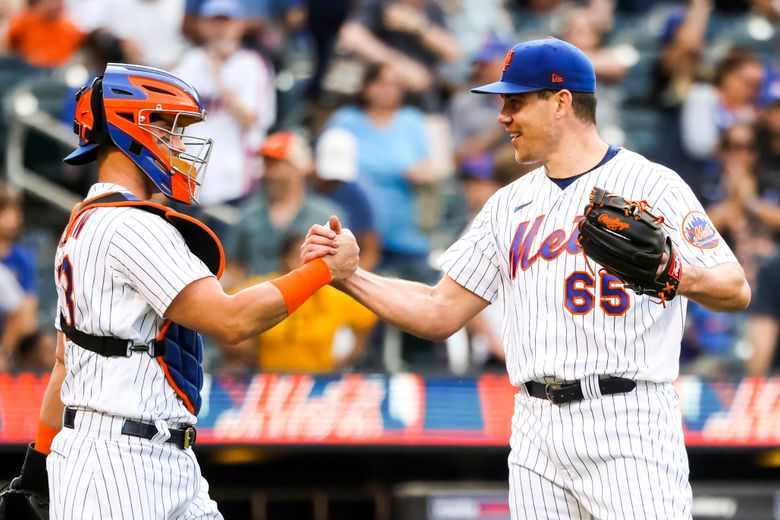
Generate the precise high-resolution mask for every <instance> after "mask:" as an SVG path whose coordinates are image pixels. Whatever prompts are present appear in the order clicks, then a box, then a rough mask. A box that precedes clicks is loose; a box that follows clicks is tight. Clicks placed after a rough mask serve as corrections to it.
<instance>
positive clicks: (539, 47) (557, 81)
mask: <svg viewBox="0 0 780 520" xmlns="http://www.w3.org/2000/svg"><path fill="white" fill-rule="evenodd" d="M561 89H568V90H570V91H572V92H590V93H593V92H596V74H595V73H594V71H593V64H592V63H591V61H590V59H589V58H588V56H587V55H586V54H585V53H584V52H582V51H581V50H580V49H578V48H577V47H575V46H574V45H572V44H570V43H567V42H565V41H563V40H559V39H557V38H544V39H541V40H531V41H528V42H522V43H518V44H517V45H515V46H514V47H513V48H512V49H511V50H510V51H509V52H507V54H506V58H505V59H504V69H503V71H502V73H501V80H500V81H496V82H495V83H490V84H488V85H482V86H480V87H477V88H475V89H472V90H471V91H472V92H476V93H477V94H522V93H523V92H535V91H539V90H561Z"/></svg>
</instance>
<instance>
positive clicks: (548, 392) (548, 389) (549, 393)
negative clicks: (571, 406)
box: [544, 383, 562, 404]
mask: <svg viewBox="0 0 780 520" xmlns="http://www.w3.org/2000/svg"><path fill="white" fill-rule="evenodd" d="M561 388H562V385H560V384H558V383H548V384H546V385H544V395H545V397H547V400H548V401H550V402H551V403H553V404H558V402H557V401H556V397H555V395H554V394H553V391H555V390H560V389H561Z"/></svg>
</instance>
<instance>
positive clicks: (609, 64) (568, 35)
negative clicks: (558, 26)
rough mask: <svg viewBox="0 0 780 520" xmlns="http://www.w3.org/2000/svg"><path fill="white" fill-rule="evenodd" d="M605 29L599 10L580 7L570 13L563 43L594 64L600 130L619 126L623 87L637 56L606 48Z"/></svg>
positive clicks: (615, 48)
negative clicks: (567, 43)
mask: <svg viewBox="0 0 780 520" xmlns="http://www.w3.org/2000/svg"><path fill="white" fill-rule="evenodd" d="M606 29H607V27H606V26H605V22H604V20H603V19H601V18H600V14H599V12H598V11H597V10H594V9H591V8H588V7H580V8H574V9H571V10H570V11H569V12H568V13H567V15H566V18H565V23H564V28H563V31H562V35H561V38H562V39H563V40H565V41H567V42H569V43H571V44H573V45H576V46H577V47H579V48H580V49H582V51H583V52H584V53H585V54H587V55H588V57H589V58H590V60H591V62H593V69H594V71H595V72H596V85H597V87H596V88H597V89H598V92H599V102H598V105H596V121H598V126H599V128H601V129H607V128H619V127H620V114H619V110H620V105H621V103H622V101H623V90H622V89H621V85H620V84H621V82H622V80H623V78H624V76H625V75H626V72H627V71H628V69H629V68H630V67H631V66H632V65H633V64H634V63H635V57H634V56H632V55H631V53H630V52H628V53H627V52H626V50H625V49H624V48H622V47H606V46H604V45H603V43H602V42H603V39H604V35H605V31H606Z"/></svg>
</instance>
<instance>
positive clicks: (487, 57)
mask: <svg viewBox="0 0 780 520" xmlns="http://www.w3.org/2000/svg"><path fill="white" fill-rule="evenodd" d="M511 46H512V44H511V43H509V42H507V41H505V40H502V39H500V38H497V37H495V36H491V37H489V38H488V39H487V40H486V41H485V43H483V44H482V47H480V49H479V50H478V51H477V54H476V55H475V56H474V62H475V63H487V62H491V61H493V60H497V59H498V58H501V57H503V56H506V52H507V50H508V49H509V48H510V47H511Z"/></svg>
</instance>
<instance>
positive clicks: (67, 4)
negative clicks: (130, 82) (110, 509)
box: [0, 0, 780, 520]
mask: <svg viewBox="0 0 780 520" xmlns="http://www.w3.org/2000/svg"><path fill="white" fill-rule="evenodd" d="M778 29H780V2H778V1H777V0H689V1H662V0H587V1H585V0H583V1H567V0H0V458H1V459H0V460H2V461H3V463H2V464H0V468H2V469H0V479H6V478H10V477H12V476H14V475H15V474H16V473H17V472H18V468H19V467H20V465H21V459H22V456H23V447H24V444H25V443H27V442H29V441H30V440H31V439H32V438H33V437H34V434H35V427H36V424H37V415H38V406H39V403H40V399H41V395H42V392H43V389H44V388H45V385H46V381H47V379H48V372H49V371H50V369H51V367H52V364H53V355H54V344H55V331H54V328H53V322H54V309H55V305H56V294H55V289H54V277H53V266H52V258H53V252H54V249H55V246H56V242H57V240H58V239H59V235H60V233H61V231H62V229H63V227H64V225H65V223H66V221H67V218H68V215H69V212H70V210H71V209H72V207H73V205H74V204H75V203H77V202H78V201H79V200H81V199H82V198H83V196H84V195H85V194H86V192H87V189H88V187H89V186H90V185H91V184H92V183H93V182H95V180H96V170H95V169H94V168H90V167H78V168H76V167H70V166H67V165H64V164H63V163H62V161H61V159H62V157H63V156H64V155H66V154H67V153H68V152H69V151H70V150H71V149H73V148H74V147H75V146H76V145H77V138H76V136H75V135H74V134H73V132H72V120H73V110H74V106H75V101H74V94H75V92H76V91H77V90H78V89H79V88H80V87H81V86H82V85H84V84H85V83H87V82H88V81H90V80H91V78H93V77H94V76H95V75H98V74H100V73H102V71H103V69H104V68H105V65H106V63H107V62H132V63H140V64H144V65H150V66H155V67H159V68H163V69H166V70H170V71H172V72H174V73H175V74H177V75H179V76H180V77H182V78H183V79H185V80H186V81H188V82H189V83H190V84H192V85H194V86H195V87H196V88H197V89H198V91H199V92H200V94H201V96H202V98H203V99H204V101H205V104H206V108H207V111H208V120H207V122H206V123H204V124H201V125H198V126H197V127H194V128H193V130H194V131H195V132H197V133H198V135H205V136H209V137H214V139H215V145H214V148H213V152H212V157H211V161H210V165H209V172H208V175H207V176H206V183H205V185H204V188H203V193H202V196H201V202H202V205H201V206H200V207H199V208H179V209H180V210H185V211H188V212H190V213H192V214H194V215H195V216H197V217H199V218H201V219H203V220H204V221H206V222H207V223H208V224H209V225H211V226H212V227H213V229H214V230H215V231H216V232H217V233H218V234H219V236H220V238H221V239H222V241H223V243H224V245H225V250H226V254H227V260H228V266H227V270H226V274H225V276H224V278H223V284H224V286H225V288H226V289H227V290H238V289H239V288H240V287H242V286H243V285H246V284H250V283H256V282H257V281H258V280H262V279H263V278H268V277H274V276H278V275H279V274H280V273H284V272H287V271H289V270H290V269H293V268H295V267H296V266H297V261H298V260H297V251H298V247H299V245H300V242H301V240H302V239H303V236H304V235H305V233H306V231H307V230H308V228H309V226H311V224H312V223H314V222H324V221H325V220H326V218H327V216H328V215H330V214H337V215H339V216H340V217H341V219H342V221H343V222H345V224H346V225H347V226H348V227H350V228H351V229H352V230H353V231H354V233H355V235H356V236H357V239H358V242H359V244H360V247H361V265H362V266H363V267H365V268H367V269H372V270H376V271H378V272H381V273H384V274H389V275H395V276H401V277H404V278H408V279H413V280H419V281H423V282H435V281H436V280H437V279H438V278H439V276H440V273H439V272H438V270H437V267H436V263H435V259H436V258H437V256H438V255H439V254H440V253H441V252H442V251H443V250H444V249H446V247H447V246H449V245H450V244H451V243H452V242H453V241H454V240H455V239H456V238H457V237H458V236H459V235H460V233H462V232H463V231H464V229H465V228H466V226H468V224H469V222H470V220H471V218H473V216H474V215H475V214H476V212H478V211H479V209H480V208H481V206H482V205H483V203H484V202H485V201H486V200H487V198H488V197H490V195H491V194H492V193H494V192H495V191H496V190H497V189H499V188H500V187H501V186H504V185H506V184H508V183H510V182H512V181H513V180H515V179H517V178H519V177H520V176H522V175H523V174H524V173H526V171H524V170H523V169H522V167H520V166H518V165H517V164H516V163H515V162H514V157H513V150H512V148H511V145H510V144H509V142H508V139H506V137H505V133H504V130H503V128H502V127H500V125H498V124H497V123H496V121H495V117H496V115H497V113H498V110H499V100H498V99H496V98H493V97H492V96H476V95H471V94H469V93H468V89H469V88H470V87H472V86H474V85H476V84H482V83H486V82H491V81H494V80H495V79H496V78H497V77H498V76H499V75H500V72H501V69H502V67H503V62H504V56H505V53H506V51H507V50H508V49H509V48H510V47H512V46H513V45H514V44H515V43H516V42H518V41H522V40H526V39H534V38H540V37H545V36H547V35H555V36H558V37H560V38H563V39H565V40H567V41H569V42H571V43H574V44H576V45H577V46H579V47H580V48H581V49H582V50H583V51H585V52H586V53H587V54H588V55H589V56H590V58H591V59H592V61H593V63H594V66H595V69H596V75H597V81H598V113H597V119H598V126H599V130H600V132H601V134H602V136H603V137H604V138H605V140H607V141H608V142H609V143H612V144H616V145H621V146H625V147H627V148H629V149H632V150H635V151H637V152H640V153H642V154H644V155H645V156H647V157H648V158H650V159H651V160H654V161H657V162H661V163H663V164H664V165H666V166H669V167H671V168H673V169H675V170H676V171H677V172H678V173H679V174H680V175H681V176H682V177H683V178H684V179H685V180H686V181H687V182H688V183H689V184H690V186H691V187H692V188H693V190H694V191H695V192H696V194H697V195H698V197H699V199H700V200H701V201H702V203H703V204H704V206H705V208H706V209H707V211H708V213H709V215H710V216H711V218H712V220H713V222H714V223H715V225H716V227H717V228H718V229H719V230H720V231H721V233H722V235H723V237H724V239H725V240H727V241H728V243H729V244H730V245H731V247H732V249H733V250H734V252H735V254H736V255H737V257H738V258H739V260H740V262H741V263H742V265H743V266H744V268H745V271H746V273H747V276H748V279H749V281H750V284H751V287H752V289H753V302H752V304H751V307H750V309H748V311H746V312H744V313H738V314H719V313H713V312H710V311H708V310H706V309H704V308H702V307H700V306H698V305H695V304H689V307H688V322H687V330H686V334H685V338H684V342H683V349H682V357H681V365H682V371H681V374H682V375H681V377H680V379H679V380H678V382H677V383H676V386H677V390H678V393H679V394H680V398H681V404H682V410H683V417H684V427H685V430H686V441H687V444H688V446H689V457H690V460H691V481H692V484H693V489H694V517H695V518H697V519H705V518H707V519H710V518H713V519H714V518H739V519H773V518H774V519H780V471H779V469H778V468H780V379H779V378H778V377H777V373H778V369H779V368H780V354H778V349H777V348H776V347H777V343H778V340H779V339H780V335H779V334H778V332H779V331H780V325H779V323H780V256H777V253H778V248H777V246H778V237H780V53H778V51H779V50H780V47H779V46H780V35H778ZM500 314H501V313H500V309H495V305H493V306H491V307H490V308H488V309H487V310H486V311H485V312H484V313H483V314H481V315H479V316H477V317H476V318H475V319H474V320H473V321H472V322H471V323H469V324H468V326H467V327H465V328H464V330H461V331H460V332H458V333H457V334H455V335H454V336H453V337H451V338H450V339H449V340H447V341H446V342H445V343H431V342H427V341H423V340H420V339H417V338H414V337H411V336H408V335H406V334H403V333H400V332H399V331H398V330H395V329H394V328H392V327H390V326H388V325H387V324H385V323H382V322H381V321H378V320H377V318H376V316H374V315H373V314H372V313H371V312H369V311H368V310H366V309H365V308H363V307H362V306H360V305H359V304H357V303H356V302H355V301H354V300H352V299H350V298H348V297H346V296H344V295H343V294H341V293H339V292H338V291H336V290H334V289H332V288H330V287H326V288H324V289H322V290H320V291H319V292H318V293H317V294H316V295H314V296H313V297H312V298H311V299H310V300H309V301H308V302H307V303H306V304H304V305H303V306H302V307H301V308H300V309H299V310H298V311H297V312H296V313H295V314H293V315H292V316H291V317H290V318H289V319H287V320H285V321H284V322H283V323H281V324H280V325H278V326H277V327H275V328H274V329H272V330H270V331H268V332H267V333H265V334H263V335H261V336H260V337H258V338H256V339H255V340H251V341H247V342H245V343H244V344H240V345H237V346H226V345H218V344H214V343H213V342H211V343H208V345H207V355H206V357H207V361H206V364H207V366H206V370H207V372H208V374H209V375H208V377H207V380H206V385H205V386H204V390H203V395H204V405H203V409H202V412H201V417H199V422H198V428H199V431H198V441H199V442H198V445H197V446H196V448H195V449H196V451H197V453H198V456H199V459H200V461H201V464H202V466H203V472H204V475H205V476H206V478H207V479H208V480H209V482H210V485H211V496H212V498H214V499H216V500H217V501H218V502H219V503H220V506H221V510H222V511H223V513H224V514H225V517H226V518H257V519H269V520H273V519H291V520H299V519H300V520H308V519H313V520H326V519H331V520H333V519H355V520H362V519H377V520H385V519H391V518H392V519H430V520H469V519H482V518H489V519H493V520H495V519H508V518H509V509H508V504H507V499H506V492H507V483H506V481H507V467H506V455H507V453H508V439H509V418H510V416H511V412H512V394H513V389H512V387H511V386H510V385H509V383H508V380H507V378H506V375H505V370H504V367H503V346H502V344H501V339H500V337H499V326H498V325H497V323H498V320H499V317H500Z"/></svg>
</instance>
